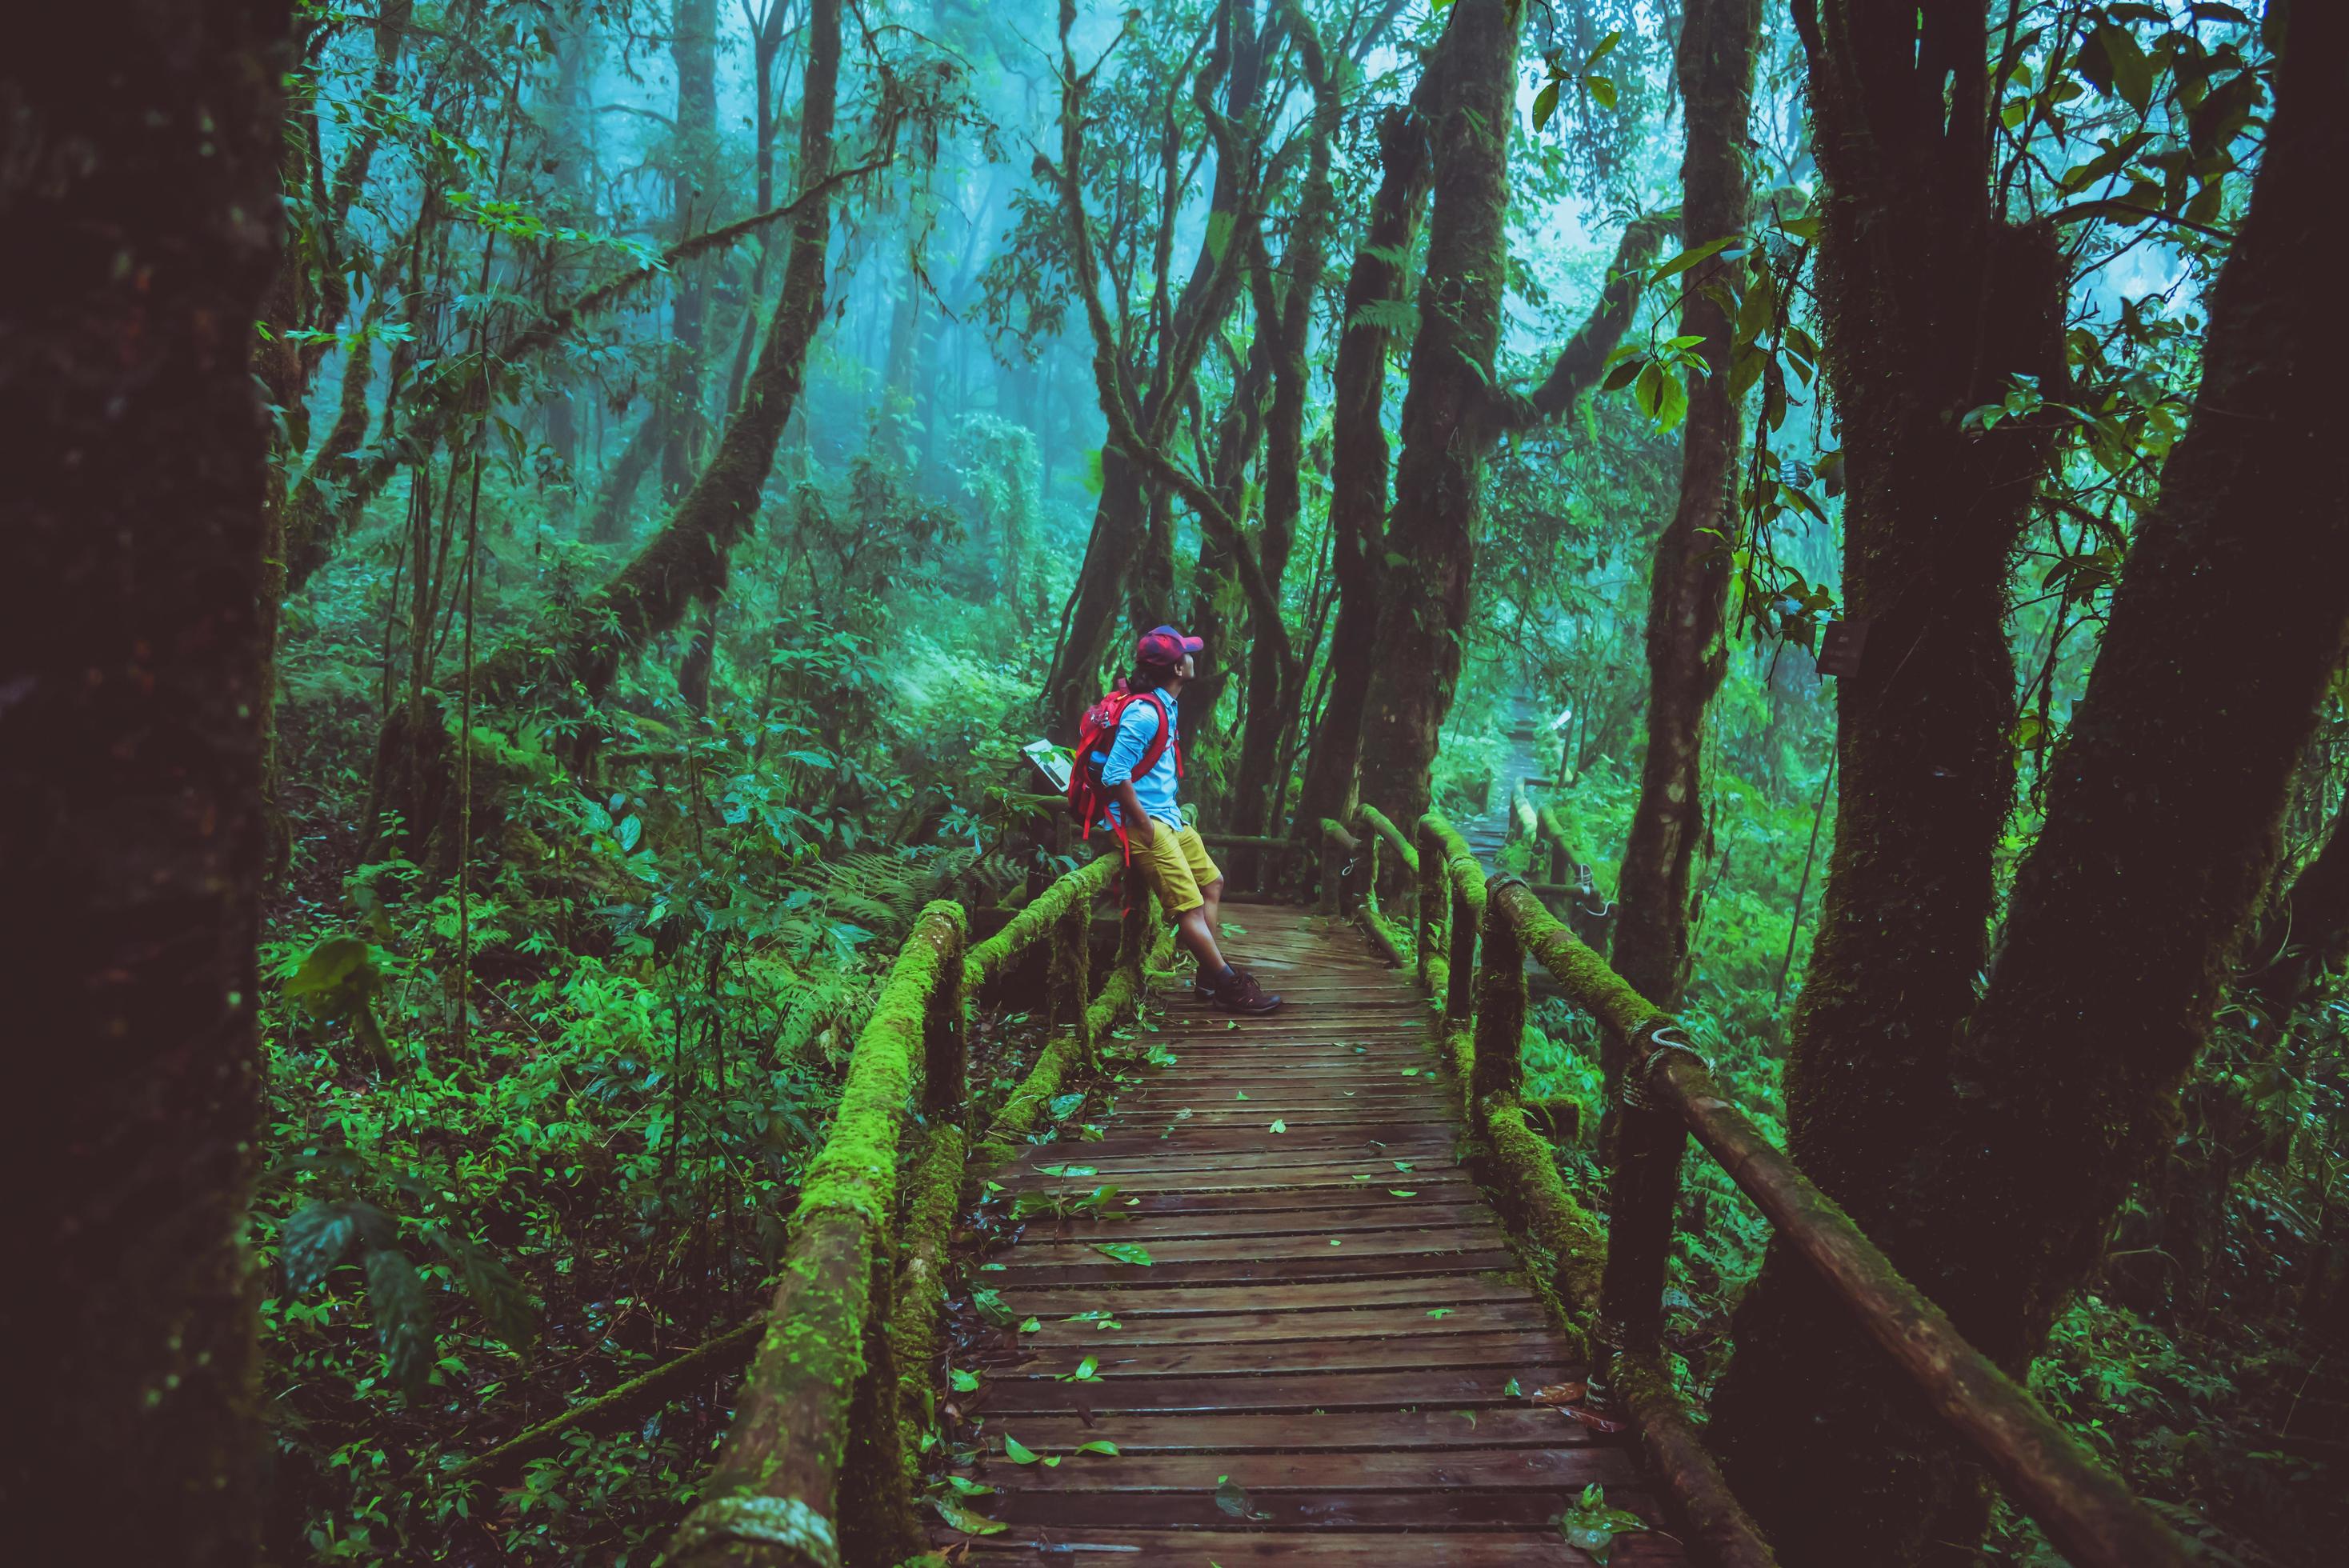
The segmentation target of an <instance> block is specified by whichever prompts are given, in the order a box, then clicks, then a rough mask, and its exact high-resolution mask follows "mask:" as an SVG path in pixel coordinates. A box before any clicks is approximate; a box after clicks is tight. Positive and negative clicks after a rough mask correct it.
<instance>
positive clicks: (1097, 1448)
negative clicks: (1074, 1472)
mask: <svg viewBox="0 0 2349 1568" xmlns="http://www.w3.org/2000/svg"><path fill="white" fill-rule="evenodd" d="M1077 1452H1079V1453H1081V1454H1107V1455H1108V1456H1109V1457H1110V1458H1111V1459H1116V1458H1117V1457H1118V1451H1117V1445H1116V1444H1115V1443H1113V1442H1111V1441H1110V1440H1109V1439H1107V1438H1095V1439H1093V1440H1092V1442H1089V1443H1079V1444H1078V1445H1077Z"/></svg>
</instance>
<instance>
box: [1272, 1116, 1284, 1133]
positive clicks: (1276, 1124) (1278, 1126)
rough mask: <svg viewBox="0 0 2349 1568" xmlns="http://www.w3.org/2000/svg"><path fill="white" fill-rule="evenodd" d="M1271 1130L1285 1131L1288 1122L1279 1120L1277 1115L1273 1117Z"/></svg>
mask: <svg viewBox="0 0 2349 1568" xmlns="http://www.w3.org/2000/svg"><path fill="white" fill-rule="evenodd" d="M1272 1130H1274V1131H1275V1132H1286V1131H1288V1122H1286V1121H1283V1120H1281V1119H1279V1118H1278V1117H1275V1118H1274V1119H1273V1122H1272Z"/></svg>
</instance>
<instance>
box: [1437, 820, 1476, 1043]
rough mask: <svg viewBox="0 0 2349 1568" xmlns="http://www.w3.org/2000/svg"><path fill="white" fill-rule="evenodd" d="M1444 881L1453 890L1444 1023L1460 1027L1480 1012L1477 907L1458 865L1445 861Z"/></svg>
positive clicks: (1446, 1030) (1446, 1027)
mask: <svg viewBox="0 0 2349 1568" xmlns="http://www.w3.org/2000/svg"><path fill="white" fill-rule="evenodd" d="M1443 866H1444V871H1443V873H1442V874H1443V877H1444V885H1445V886H1446V887H1448V888H1449V889H1451V893H1452V917H1451V926H1452V952H1451V954H1449V957H1450V960H1451V965H1450V968H1449V970H1448V971H1447V973H1446V974H1445V975H1444V1030H1445V1032H1447V1033H1449V1032H1450V1031H1451V1030H1453V1029H1455V1028H1458V1027H1459V1026H1462V1025H1464V1024H1465V1023H1466V1022H1467V1021H1468V1020H1470V1019H1471V1018H1474V1017H1475V1016H1476V935H1477V933H1476V911H1475V906H1474V905H1472V904H1470V903H1469V902H1468V890H1467V888H1465V887H1464V886H1463V885H1462V884H1461V878H1460V872H1459V870H1458V868H1456V867H1455V866H1454V865H1453V863H1452V862H1451V861H1449V860H1446V861H1444V862H1443Z"/></svg>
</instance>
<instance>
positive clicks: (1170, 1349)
mask: <svg viewBox="0 0 2349 1568" xmlns="http://www.w3.org/2000/svg"><path fill="white" fill-rule="evenodd" d="M1121 1321H1123V1320H1121ZM1421 1321H1422V1322H1425V1319H1424V1318H1423V1319H1422V1320H1421ZM1021 1337H1022V1339H1023V1340H1025V1339H1026V1338H1028V1337H1029V1336H1021ZM1021 1348H1022V1349H1029V1348H1031V1346H1028V1345H1026V1344H1023V1345H1022V1346H1021ZM1032 1348H1034V1349H1035V1350H1036V1352H1037V1353H1036V1354H1034V1355H1032V1356H1030V1357H1029V1358H1028V1359H1027V1360H1025V1361H1023V1362H1020V1363H1019V1365H1017V1366H1011V1367H990V1368H988V1374H987V1383H988V1390H987V1391H988V1393H989V1396H990V1398H991V1397H992V1389H993V1386H994V1385H995V1384H997V1383H1012V1382H1016V1381H1019V1379H1022V1378H1037V1377H1051V1378H1059V1377H1065V1376H1067V1375H1070V1374H1071V1373H1074V1372H1075V1371H1076V1370H1077V1368H1078V1367H1081V1366H1082V1365H1083V1363H1084V1361H1085V1360H1086V1358H1088V1357H1090V1358H1092V1361H1093V1362H1094V1370H1095V1372H1096V1373H1097V1374H1098V1375H1099V1376H1101V1377H1217V1376H1231V1377H1253V1376H1265V1375H1268V1374H1272V1373H1290V1372H1296V1373H1305V1372H1429V1371H1436V1370H1440V1369H1445V1368H1449V1369H1451V1370H1454V1371H1460V1370H1466V1369H1469V1368H1474V1367H1500V1368H1502V1369H1504V1371H1505V1372H1506V1371H1514V1370H1515V1369H1516V1367H1522V1366H1526V1365H1529V1364H1532V1363H1536V1362H1545V1363H1552V1364H1555V1363H1559V1362H1564V1361H1566V1360H1568V1358H1569V1351H1570V1347H1569V1346H1568V1345H1567V1344H1566V1343H1565V1342H1564V1341H1562V1340H1561V1339H1559V1338H1558V1336H1557V1334H1556V1333H1554V1332H1552V1331H1551V1330H1549V1329H1547V1328H1512V1329H1502V1330H1498V1331H1495V1332H1491V1333H1484V1334H1407V1335H1394V1336H1385V1337H1380V1338H1367V1337H1361V1336H1354V1337H1339V1338H1330V1339H1251V1340H1241V1341H1238V1342H1236V1343H1233V1344H1228V1345H1216V1344H1192V1345H1137V1344H1130V1343H1128V1342H1127V1341H1126V1338H1125V1336H1124V1335H1123V1332H1120V1331H1116V1330H1101V1329H1096V1330H1095V1331H1094V1334H1093V1336H1092V1338H1091V1339H1089V1340H1087V1341H1085V1342H1084V1343H1083V1344H1081V1345H1055V1346H1033V1347H1032ZM979 1408H982V1409H984V1408H987V1406H986V1405H985V1404H982V1405H981V1406H980V1407H979Z"/></svg>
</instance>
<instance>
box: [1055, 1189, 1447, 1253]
mask: <svg viewBox="0 0 2349 1568" xmlns="http://www.w3.org/2000/svg"><path fill="white" fill-rule="evenodd" d="M1406 1180H1408V1178H1407V1177H1405V1176H1404V1175H1403V1174H1402V1173H1401V1172H1397V1174H1396V1176H1395V1181H1396V1182H1397V1183H1402V1182H1403V1181H1406ZM1369 1185H1370V1186H1371V1189H1372V1195H1373V1196H1374V1197H1375V1198H1376V1199H1377V1200H1378V1201H1377V1202H1371V1201H1369V1200H1367V1199H1366V1200H1365V1201H1364V1202H1361V1203H1360V1204H1358V1205H1356V1206H1354V1207H1352V1208H1335V1207H1330V1206H1328V1205H1323V1206H1320V1207H1317V1208H1311V1209H1299V1210H1294V1211H1291V1212H1286V1213H1283V1212H1272V1213H1266V1212H1261V1211H1258V1212H1241V1213H1216V1212H1213V1211H1206V1212H1190V1213H1174V1214H1144V1213H1142V1212H1140V1211H1139V1210H1125V1211H1121V1212H1123V1213H1125V1214H1126V1216H1127V1217H1126V1218H1124V1219H1123V1220H1069V1221H1062V1222H1055V1221H1052V1220H1049V1219H1036V1220H1031V1221H1030V1222H1029V1227H1028V1233H1027V1234H1026V1235H1025V1236H1024V1237H1023V1238H1022V1241H1023V1242H1036V1241H1081V1242H1093V1241H1100V1242H1114V1241H1136V1242H1142V1241H1149V1240H1152V1239H1154V1238H1159V1237H1164V1238H1167V1239H1172V1238H1174V1237H1177V1236H1256V1237H1263V1238H1269V1237H1274V1236H1312V1235H1325V1234H1329V1233H1350V1232H1354V1231H1383V1230H1392V1229H1394V1228H1396V1227H1398V1226H1402V1227H1412V1226H1417V1227H1426V1226H1436V1225H1466V1226H1471V1227H1474V1226H1477V1225H1482V1224H1486V1223H1489V1222H1491V1218H1492V1214H1491V1211H1490V1210H1488V1209H1486V1208H1485V1206H1484V1205H1483V1204H1482V1203H1477V1202H1470V1201H1467V1200H1466V1199H1463V1200H1462V1201H1460V1202H1449V1203H1434V1202H1423V1201H1422V1200H1423V1199H1425V1198H1426V1197H1427V1196H1428V1194H1426V1193H1424V1192H1423V1193H1421V1194H1420V1196H1419V1197H1418V1198H1393V1197H1389V1196H1388V1195H1387V1194H1388V1191H1389V1189H1388V1188H1386V1187H1383V1186H1380V1185H1379V1184H1378V1183H1376V1182H1371V1183H1369ZM1394 1190H1396V1191H1410V1189H1409V1188H1405V1187H1401V1186H1398V1187H1397V1188H1396V1189H1394Z"/></svg>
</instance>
